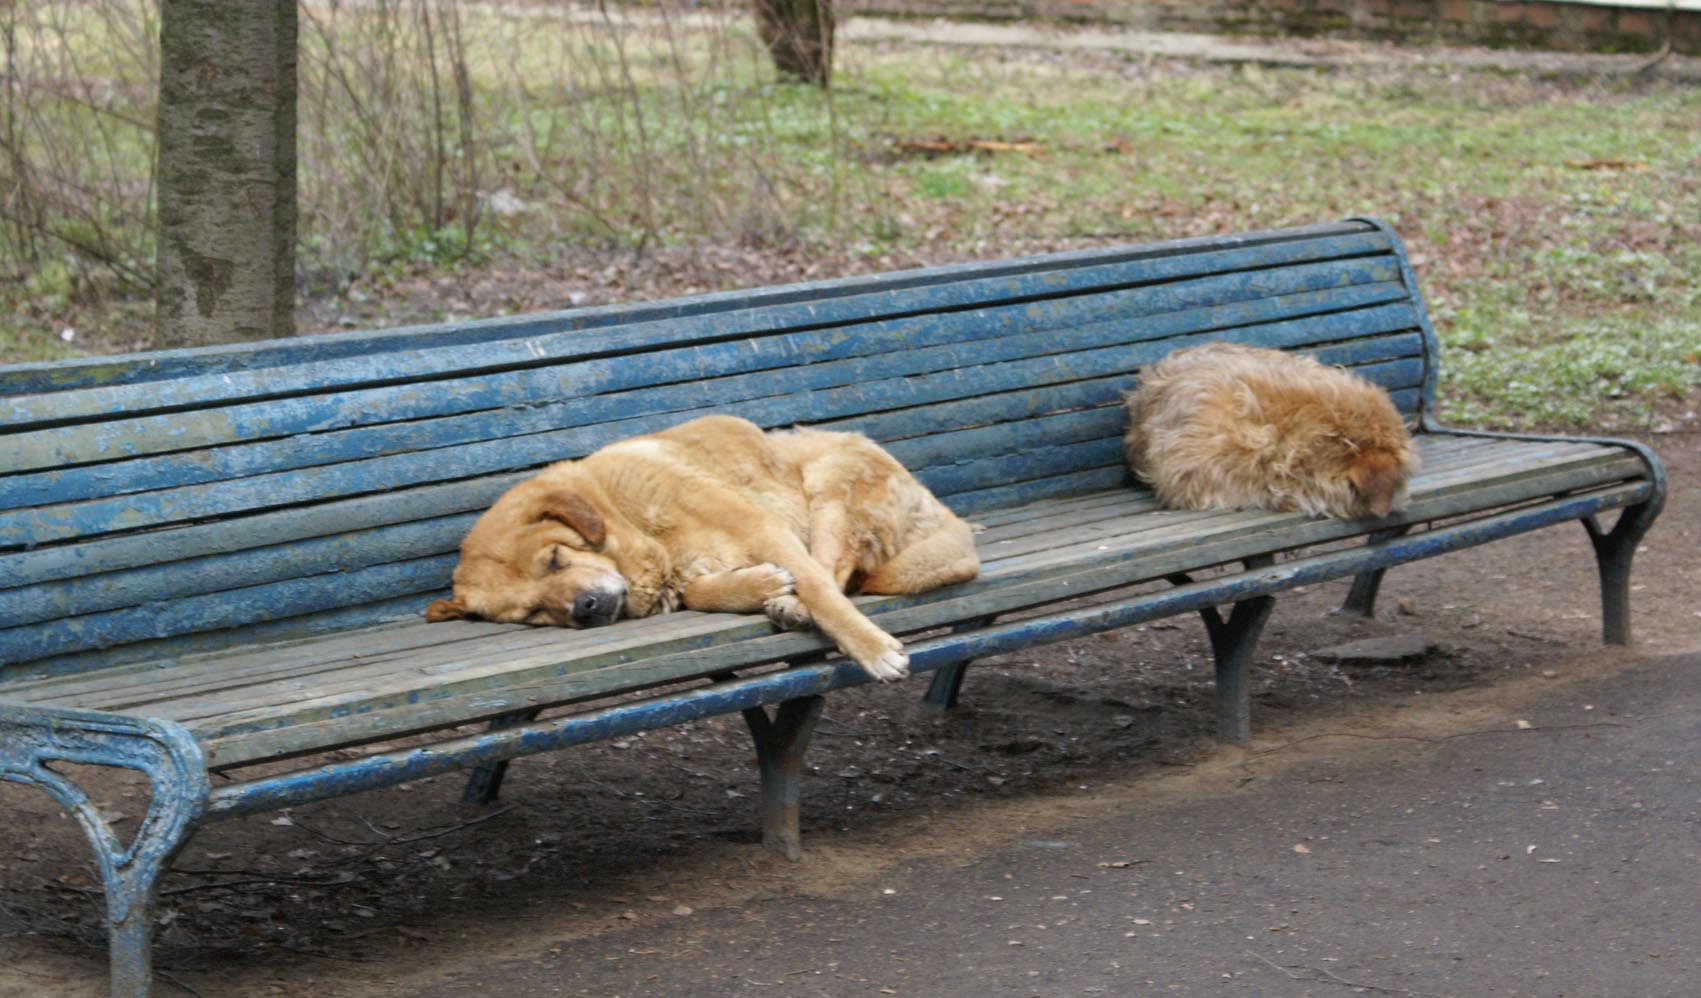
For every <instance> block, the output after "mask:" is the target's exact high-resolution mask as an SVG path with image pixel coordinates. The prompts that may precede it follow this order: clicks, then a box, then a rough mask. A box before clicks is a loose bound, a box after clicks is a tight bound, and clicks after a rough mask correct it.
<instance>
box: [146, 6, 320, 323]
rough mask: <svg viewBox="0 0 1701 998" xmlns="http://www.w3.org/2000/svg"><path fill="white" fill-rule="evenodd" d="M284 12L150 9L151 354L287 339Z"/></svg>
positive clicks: (291, 100)
mask: <svg viewBox="0 0 1701 998" xmlns="http://www.w3.org/2000/svg"><path fill="white" fill-rule="evenodd" d="M296 16H297V15H296V5H295V3H293V2H279V0H271V2H265V0H162V2H161V4H160V100H159V240H158V256H157V259H156V261H155V268H156V270H155V273H156V279H157V305H156V311H155V318H154V322H155V345H156V346H160V347H180V346H199V345H202V344H208V343H228V342H232V341H236V340H251V339H265V338H268V337H276V336H289V335H292V334H293V332H294V309H295V93H296V72H295V64H296Z"/></svg>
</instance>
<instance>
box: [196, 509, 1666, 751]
mask: <svg viewBox="0 0 1701 998" xmlns="http://www.w3.org/2000/svg"><path fill="white" fill-rule="evenodd" d="M1650 487H1651V486H1649V485H1648V484H1647V483H1645V482H1644V483H1641V484H1637V485H1627V486H1620V487H1618V488H1617V489H1616V490H1607V491H1606V492H1604V493H1603V494H1602V499H1601V501H1602V503H1603V505H1605V506H1606V507H1608V508H1610V507H1612V506H1618V505H1624V504H1627V503H1629V502H1633V501H1635V500H1636V498H1637V497H1638V496H1640V495H1643V494H1645V493H1646V491H1647V489H1648V488H1650ZM1577 500H1578V497H1576V496H1573V497H1570V498H1569V499H1568V500H1566V501H1567V502H1571V503H1575V502H1577ZM1329 522H1330V521H1313V524H1312V526H1313V528H1314V529H1315V530H1316V531H1317V532H1323V530H1324V528H1326V526H1327V525H1328V524H1329ZM1246 549H1247V546H1246V545H1245V544H1244V543H1241V544H1236V543H1235V542H1233V541H1224V542H1213V543H1211V544H1210V545H1208V546H1205V545H1201V550H1202V551H1204V552H1206V553H1207V556H1208V557H1210V558H1213V559H1215V561H1216V563H1227V562H1232V561H1237V560H1240V559H1241V558H1242V557H1243V556H1244V551H1245V550H1246ZM1188 554H1189V552H1178V553H1175V554H1173V555H1171V556H1169V557H1168V558H1167V559H1165V558H1154V559H1151V560H1149V561H1146V562H1142V563H1139V564H1138V565H1137V567H1136V566H1134V565H1133V564H1132V563H1125V564H1122V565H1106V564H1102V563H1095V567H1093V568H1090V569H1087V570H1085V571H1083V572H1081V573H1077V574H1076V575H1074V576H1070V575H1062V576H1054V577H1050V578H1043V579H1037V580H1034V581H1032V582H1026V583H1022V584H1019V585H1012V586H1009V587H1005V588H1003V589H1001V590H990V591H983V592H978V593H975V594H973V595H972V597H964V598H962V599H958V600H942V601H939V602H936V603H932V604H923V605H917V606H910V607H902V608H897V609H893V610H888V611H885V612H880V611H879V610H878V609H877V608H873V607H871V609H874V610H875V612H876V614H877V619H879V620H880V622H881V623H882V624H883V625H884V626H887V627H889V628H890V629H891V630H893V631H895V632H899V633H902V632H905V631H908V630H912V629H917V628H922V627H928V626H932V625H931V624H929V623H926V621H929V620H931V619H933V618H934V617H936V616H937V615H939V614H940V613H942V612H945V619H968V618H969V617H970V616H985V615H987V614H988V613H989V612H1002V611H1000V610H999V609H998V608H1001V607H1005V606H1010V607H1012V608H1024V607H1033V606H1041V605H1045V604H1047V603H1051V602H1054V601H1056V600H1058V599H1067V598H1074V597H1076V596H1080V595H1089V594H1092V593H1096V592H1101V591H1104V590H1106V589H1111V588H1119V587H1121V586H1123V585H1127V584H1130V583H1131V582H1136V581H1140V580H1141V578H1144V579H1154V578H1161V577H1162V576H1163V575H1164V574H1166V573H1168V572H1172V571H1174V570H1176V569H1174V568H1173V567H1172V566H1173V565H1179V564H1187V563H1189V562H1190V560H1191V559H1189V558H1188V557H1187V555H1188ZM1119 570H1120V571H1122V572H1123V573H1124V574H1128V573H1130V572H1131V571H1132V574H1134V575H1138V576H1139V578H1123V577H1121V576H1119V575H1118V574H1117V572H1118V571H1119ZM947 610H948V611H949V612H946V611H947ZM796 637H800V636H799V635H779V636H776V638H771V639H770V638H762V639H757V640H754V641H749V642H742V643H740V644H738V645H734V646H726V647H722V648H718V649H715V650H713V651H711V652H710V653H708V654H701V655H700V654H695V653H687V654H684V655H678V656H670V657H663V658H658V659H651V660H645V661H643V662H636V663H628V664H624V665H621V666H619V667H618V669H619V673H620V676H621V678H623V679H626V680H629V681H631V682H633V683H634V685H633V686H632V687H631V689H632V690H641V689H647V688H650V687H653V686H657V685H662V684H665V683H671V682H677V681H679V680H681V679H684V678H689V677H690V676H692V675H711V674H714V673H718V672H721V671H724V670H725V669H727V668H729V667H732V664H733V663H735V662H743V661H745V660H744V659H741V658H740V657H739V656H738V654H737V653H739V652H743V653H744V654H745V655H746V656H748V662H749V663H750V664H754V663H758V662H763V661H770V662H771V661H778V660H781V659H783V658H784V657H786V655H787V654H798V653H802V652H806V651H808V650H809V649H808V648H805V649H802V650H800V651H795V652H787V651H785V650H783V647H782V646H783V645H784V644H785V642H784V641H783V639H787V638H796ZM769 642H772V643H771V644H770V643H769ZM699 669H701V670H702V671H700V672H699V671H697V670H699ZM607 678H608V677H605V676H600V675H594V674H587V673H575V672H569V673H565V674H560V675H557V676H554V677H551V678H539V677H535V676H532V677H526V678H524V679H521V680H518V681H517V683H516V684H514V685H510V686H506V687H492V688H488V689H481V690H479V691H478V692H477V694H476V696H475V697H473V698H471V699H467V700H464V701H461V702H459V703H455V702H447V703H446V702H442V701H438V700H436V699H434V698H431V697H425V698H421V699H414V700H410V701H408V702H406V703H403V704H398V705H396V706H393V707H387V708H378V707H374V708H372V709H369V710H363V711H353V712H351V713H349V714H347V715H345V716H341V717H337V718H334V719H325V720H320V721H309V722H308V723H306V724H302V725H279V724H277V721H278V719H277V718H276V717H275V716H269V717H268V716H266V715H265V714H263V713H261V714H255V715H251V716H249V717H248V718H246V719H238V717H237V716H235V715H227V716H224V717H221V718H219V719H218V721H219V723H221V724H224V723H229V724H230V725H231V727H230V728H229V729H227V730H216V729H212V728H205V727H203V728H202V729H201V731H200V732H199V734H200V736H201V737H203V738H204V739H205V744H206V747H207V749H208V751H209V756H210V757H211V758H212V759H214V760H215V764H217V765H233V764H237V763H240V762H243V761H248V760H254V759H261V758H266V757H271V756H276V755H288V754H294V753H299V752H303V751H312V750H314V749H316V748H319V747H322V746H325V745H329V744H341V743H342V742H333V741H329V740H328V739H330V738H339V739H349V740H351V741H352V740H369V739H373V738H378V737H384V736H386V735H387V734H391V733H395V732H396V731H407V730H428V729H430V728H432V727H439V726H442V725H444V724H448V723H455V721H456V719H465V718H467V717H468V716H469V715H472V714H477V713H481V712H484V711H489V712H491V713H500V712H504V711H507V710H513V709H517V708H518V707H523V706H536V705H541V704H547V703H552V702H556V703H565V702H575V701H578V700H582V699H587V698H593V697H599V696H602V695H605V694H606V692H607V685H608V684H607ZM598 691H600V692H598ZM558 698H559V699H558ZM351 711H352V708H351ZM248 725H256V726H254V727H250V726H248Z"/></svg>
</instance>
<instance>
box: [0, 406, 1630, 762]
mask: <svg viewBox="0 0 1701 998" xmlns="http://www.w3.org/2000/svg"><path fill="white" fill-rule="evenodd" d="M1417 445H1418V450H1419V453H1420V454H1421V456H1422V460H1423V470H1422V471H1421V472H1420V474H1419V475H1418V476H1417V477H1416V478H1415V479H1414V481H1413V483H1412V487H1411V497H1412V501H1411V505H1410V508H1409V509H1408V510H1407V512H1406V513H1404V514H1403V515H1400V516H1397V517H1392V518H1390V519H1389V520H1387V521H1376V522H1375V523H1374V524H1373V526H1374V527H1375V528H1376V529H1377V530H1385V529H1387V528H1388V527H1389V526H1391V525H1394V524H1401V525H1404V524H1426V523H1433V522H1435V521H1446V522H1449V523H1453V522H1456V521H1457V520H1458V518H1461V517H1464V518H1469V517H1481V516H1483V515H1485V514H1486V513H1490V512H1497V511H1502V510H1506V509H1516V508H1518V507H1519V506H1521V505H1523V504H1526V503H1529V502H1531V501H1537V500H1548V499H1550V498H1551V497H1554V496H1562V495H1565V494H1568V493H1576V492H1586V493H1590V497H1591V499H1592V500H1593V501H1595V502H1597V503H1599V502H1601V501H1602V500H1603V499H1604V498H1605V497H1607V496H1610V497H1611V498H1610V499H1609V500H1606V501H1607V502H1608V505H1609V506H1620V505H1633V504H1635V503H1636V502H1638V501H1641V500H1643V499H1645V498H1646V496H1647V493H1648V490H1649V485H1648V484H1647V483H1646V482H1642V483H1636V482H1635V481H1634V480H1635V479H1637V478H1638V476H1639V475H1640V474H1641V472H1642V470H1643V465H1642V462H1641V459H1640V458H1639V457H1638V456H1636V455H1635V454H1632V453H1628V452H1626V451H1624V450H1623V449H1621V448H1618V447H1612V446H1606V445H1602V444H1597V443H1590V442H1583V441H1522V440H1509V439H1501V438H1495V437H1484V436H1469V435H1459V434H1444V433H1429V434H1422V435H1420V436H1419V437H1418V438H1417ZM971 515H973V516H974V517H975V519H976V521H977V522H978V523H980V524H982V525H983V526H984V527H985V530H984V531H983V532H981V533H980V534H979V535H978V536H977V542H978V545H979V548H980V553H981V558H982V561H983V568H982V573H981V576H980V578H978V579H976V580H975V581H973V582H971V583H968V584H965V585H959V586H953V587H949V588H947V589H945V590H941V591H936V592H933V593H925V594H921V595H919V596H908V597H862V598H860V599H859V603H860V604H861V605H862V606H863V608H864V610H865V611H866V612H868V613H869V614H870V615H872V616H873V617H874V618H875V619H876V620H878V621H880V622H881V624H882V625H883V626H884V627H886V628H887V629H888V630H890V631H891V632H893V633H897V634H910V633H913V632H917V631H925V630H928V629H932V628H939V627H945V626H949V625H952V624H955V623H958V622H960V621H962V620H964V619H968V618H977V617H990V616H993V615H997V614H1006V613H1012V612H1017V611H1022V610H1026V609H1029V608H1031V607H1034V606H1037V605H1041V604H1045V603H1051V602H1055V601H1057V600H1059V599H1066V598H1069V597H1072V596H1088V595H1091V594H1093V593H1097V592H1102V591H1104V590H1108V589H1112V588H1115V587H1121V586H1128V585H1131V584H1135V583H1141V582H1147V581H1151V580H1161V579H1164V578H1166V577H1168V576H1171V575H1174V574H1176V573H1180V572H1195V571H1198V570H1200V569H1202V568H1205V567H1208V566H1213V565H1218V564H1226V563H1233V562H1240V561H1245V560H1247V559H1250V558H1255V557H1257V556H1260V555H1273V554H1278V553H1286V552H1292V551H1295V550H1296V549H1301V548H1306V547H1310V546H1314V545H1318V544H1323V543H1326V542H1330V541H1339V540H1343V539H1347V538H1354V537H1360V536H1363V535H1364V534H1366V533H1367V532H1368V528H1369V527H1370V526H1372V525H1371V524H1368V523H1367V522H1366V521H1350V520H1332V519H1315V518H1310V517H1306V516H1304V515H1302V514H1288V513H1262V512H1232V513H1225V512H1189V511H1177V510H1166V509H1163V508H1161V507H1160V506H1159V505H1158V504H1157V503H1156V501H1155V500H1154V499H1153V498H1152V496H1151V494H1150V493H1149V492H1147V491H1145V490H1143V489H1136V488H1132V487H1123V488H1117V489H1111V490H1105V491H1100V492H1093V493H1088V494H1084V495H1080V496H1074V497H1070V498H1066V499H1056V500H1052V499H1047V500H1043V501H1038V502H1030V503H1025V504H1020V505H1015V506H1007V507H996V506H995V507H991V508H987V509H985V510H982V511H980V512H977V513H971ZM1336 574H1337V575H1345V574H1354V573H1353V570H1352V569H1350V568H1347V569H1343V570H1341V571H1338V572H1337V573H1336ZM829 648H830V646H829V645H828V644H827V643H826V642H825V641H824V640H823V639H822V638H821V637H820V636H819V635H818V634H815V633H774V632H773V629H772V628H771V626H770V625H769V624H768V623H767V621H766V619H765V618H762V617H759V616H758V617H753V616H737V615H725V614H702V613H694V612H690V611H684V612H680V613H675V614H671V615H667V616H662V617H654V618H649V619H646V620H628V621H622V622H620V623H618V624H616V625H614V626H611V627H605V628H598V629H595V630H588V631H574V630H563V629H557V628H534V627H525V626H521V625H502V624H490V623H481V622H472V621H453V622H448V623H443V624H425V623H423V622H409V623H405V624H400V625H390V626H383V627H375V628H367V629H362V630H359V631H355V632H351V633H343V634H338V635H335V636H332V637H326V638H317V639H308V640H302V641H295V642H286V643H281V644H278V645H275V646H271V647H265V648H259V649H244V650H240V651H235V652H226V653H215V654H203V655H194V656H186V657H183V658H181V659H167V660H159V661H149V662H143V663H136V664H132V665H128V666H123V667H119V668H113V669H107V670H101V671H98V672H94V673H88V674H73V675H69V676H61V677H50V678H45V679H39V680H35V681H33V682H21V683H16V684H13V685H12V686H11V687H9V688H8V689H7V690H6V693H5V700H6V701H7V702H9V703H14V704H32V705H37V706H44V707H64V708H73V709H79V710H86V711H102V712H110V713H116V714H123V715H129V716H133V717H138V718H161V719H167V720H171V721H174V722H176V723H178V724H181V725H182V726H183V727H184V728H185V729H187V731H188V732H189V733H190V734H191V735H192V736H194V738H195V739H196V741H198V742H199V743H200V744H201V747H202V749H203V751H204V752H205V754H206V759H207V763H208V765H209V767H210V768H213V769H226V768H230V767H235V766H241V765H244V764H248V763H254V762H263V761H271V760H275V759H278V758H282V757H287V756H295V755H301V754H304V753H312V752H318V751H322V750H325V749H329V748H342V747H346V746H349V745H351V744H358V743H361V742H369V741H374V740H378V739H385V738H393V737H397V736H402V735H408V734H414V733H417V732H421V731H427V730H431V729H434V728H439V727H443V726H446V725H459V724H465V723H468V722H471V721H476V720H480V719H489V718H494V717H499V716H502V715H505V714H511V713H513V712H516V711H523V710H534V709H543V708H549V707H555V706H559V705H564V704H582V703H585V702H588V701H593V700H597V699H600V698H607V697H611V696H616V695H620V694H626V693H633V692H637V691H641V690H646V689H650V688H654V687H659V686H664V685H667V684H673V683H680V682H684V681H687V680H698V679H706V678H710V677H713V676H716V675H720V674H724V673H727V672H730V671H732V670H743V669H749V668H751V667H759V666H765V665H771V664H774V663H783V662H793V661H797V660H800V659H806V658H812V657H816V656H820V655H822V654H824V653H826V652H827V651H828V650H829Z"/></svg>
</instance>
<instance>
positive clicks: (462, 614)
mask: <svg viewBox="0 0 1701 998" xmlns="http://www.w3.org/2000/svg"><path fill="white" fill-rule="evenodd" d="M474 616H476V615H475V614H474V613H473V612H472V611H471V610H468V609H467V608H466V607H465V606H462V605H461V603H460V601H458V600H452V599H439V600H432V601H431V605H430V606H428V607H426V608H425V619H426V620H429V621H431V622H432V623H433V624H436V623H440V622H442V621H445V620H471V619H473V617H474Z"/></svg>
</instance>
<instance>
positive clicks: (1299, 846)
mask: <svg viewBox="0 0 1701 998" xmlns="http://www.w3.org/2000/svg"><path fill="white" fill-rule="evenodd" d="M1293 851H1294V852H1297V853H1307V854H1309V853H1310V852H1311V850H1310V849H1309V848H1308V847H1307V846H1306V844H1305V843H1304V842H1295V843H1294V844H1293Z"/></svg>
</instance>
